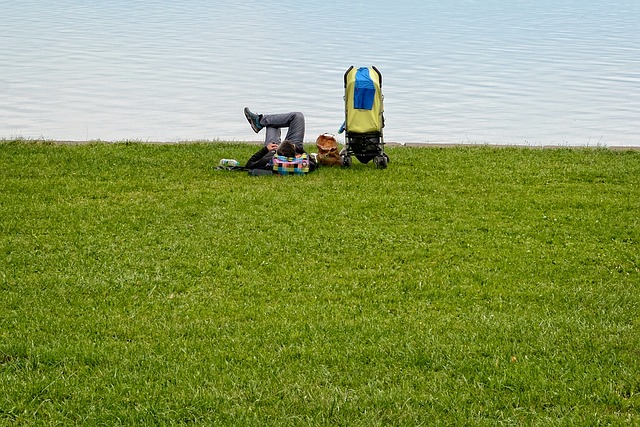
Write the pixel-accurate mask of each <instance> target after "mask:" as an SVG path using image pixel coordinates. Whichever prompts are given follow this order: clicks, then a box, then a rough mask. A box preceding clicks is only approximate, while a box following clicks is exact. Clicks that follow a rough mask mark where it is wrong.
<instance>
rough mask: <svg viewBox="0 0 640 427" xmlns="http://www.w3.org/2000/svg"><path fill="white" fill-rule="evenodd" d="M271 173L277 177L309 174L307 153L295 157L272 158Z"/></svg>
mask: <svg viewBox="0 0 640 427" xmlns="http://www.w3.org/2000/svg"><path fill="white" fill-rule="evenodd" d="M273 173H277V174H279V175H306V174H308V173H309V156H308V155H307V153H303V154H298V155H297V156H296V157H285V156H278V155H276V156H274V157H273Z"/></svg>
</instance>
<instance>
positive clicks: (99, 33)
mask: <svg viewBox="0 0 640 427" xmlns="http://www.w3.org/2000/svg"><path fill="white" fill-rule="evenodd" d="M0 6H1V8H0V9H1V10H2V12H1V14H0V55H1V61H0V138H13V137H24V138H46V139H58V140H90V139H102V140H106V141H116V140H143V141H185V140H199V139H208V140H213V139H218V138H219V139H224V140H256V139H259V138H260V136H256V135H255V134H254V133H253V132H252V131H251V129H250V128H249V126H248V124H247V123H246V121H245V119H244V116H243V114H242V109H243V107H244V106H250V107H251V108H252V109H254V110H255V111H257V112H265V113H268V112H282V111H291V110H299V111H303V112H304V113H305V115H306V117H307V140H309V141H313V140H315V137H316V136H317V134H319V133H322V132H332V133H335V132H336V131H337V129H338V127H339V126H340V124H341V123H342V120H343V115H344V113H343V109H344V105H343V100H342V96H343V86H342V76H343V73H344V72H345V70H346V69H347V68H348V67H349V66H350V65H356V66H361V65H371V64H373V65H376V66H377V67H378V68H379V69H380V71H381V72H382V74H383V78H384V80H383V83H384V84H383V92H384V95H385V107H386V108H385V109H386V114H385V116H386V119H387V127H386V128H385V139H386V140H387V141H389V142H391V141H395V142H406V143H415V142H418V143H460V142H463V143H494V144H518V145H547V144H561V145H603V146H617V145H623V146H640V120H639V118H640V117H639V116H640V25H639V24H638V23H639V22H640V2H639V1H637V0H618V1H610V2H592V1H586V0H568V1H563V2H556V1H551V0H539V1H537V2H530V1H525V0H511V1H498V0H483V1H480V0H477V1H476V0H453V1H447V2H442V1H433V0H420V1H408V0H397V1H394V2H389V1H382V0H370V1H366V2H365V1H355V2H351V3H344V2H342V1H337V0H325V1H323V2H316V1H310V0H296V1H288V0H282V1H260V2H258V1H251V0H248V1H244V2H236V1H231V0H217V1H215V2H211V1H203V0H183V1H180V2H169V1H163V0H144V1H138V0H127V1H120V0H101V1H97V0H74V1H71V0H48V1H44V0H21V1H20V2H12V1H1V0H0Z"/></svg>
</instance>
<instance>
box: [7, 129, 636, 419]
mask: <svg viewBox="0 0 640 427" xmlns="http://www.w3.org/2000/svg"><path fill="white" fill-rule="evenodd" d="M310 148H311V149H312V148H313V147H311V146H310ZM255 149H256V146H255V145H249V144H225V143H203V144H177V145H147V144H136V143H134V144H127V143H121V144H90V145H78V146H69V145H48V144H38V143H29V142H26V143H25V142H17V143H16V142H8V141H4V142H0V425H12V426H13V425H105V426H114V425H183V424H192V425H225V426H226V425H238V426H250V425H255V426H263V425H283V426H301V425H302V426H304V425H310V426H314V425H326V426H338V425H342V426H390V425H391V426H411V425H486V426H493V425H567V426H568V425H585V426H586V425H639V424H640V323H639V313H640V152H639V151H611V150H606V149H557V150H540V149H532V148H489V147H458V148H444V149H443V148H402V147H399V148H389V149H388V150H387V152H388V154H389V156H390V158H391V164H390V165H389V168H388V169H386V170H378V169H375V168H374V167H373V165H371V164H369V165H362V164H360V163H358V162H357V161H354V165H353V166H352V167H351V168H350V169H341V168H323V169H320V170H318V171H317V172H314V173H312V174H310V175H308V176H306V177H250V176H248V175H247V174H246V173H239V172H226V171H225V172H221V171H214V170H213V167H214V166H215V165H216V164H217V162H218V160H219V159H220V158H223V157H226V158H237V159H240V160H243V161H244V160H246V159H247V158H248V157H249V156H250V155H251V154H252V152H253V151H254V150H255Z"/></svg>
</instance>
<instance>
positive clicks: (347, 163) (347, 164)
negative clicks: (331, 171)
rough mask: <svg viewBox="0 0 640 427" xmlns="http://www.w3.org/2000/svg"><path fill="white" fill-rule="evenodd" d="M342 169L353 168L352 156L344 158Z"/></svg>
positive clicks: (344, 156)
mask: <svg viewBox="0 0 640 427" xmlns="http://www.w3.org/2000/svg"><path fill="white" fill-rule="evenodd" d="M342 167H343V168H348V167H351V156H349V155H343V156H342Z"/></svg>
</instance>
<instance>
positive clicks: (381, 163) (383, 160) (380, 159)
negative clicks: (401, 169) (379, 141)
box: [373, 156, 388, 169]
mask: <svg viewBox="0 0 640 427" xmlns="http://www.w3.org/2000/svg"><path fill="white" fill-rule="evenodd" d="M387 162H388V158H387V157H386V156H376V158H375V159H373V163H374V164H375V165H376V168H378V169H386V168H387Z"/></svg>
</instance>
